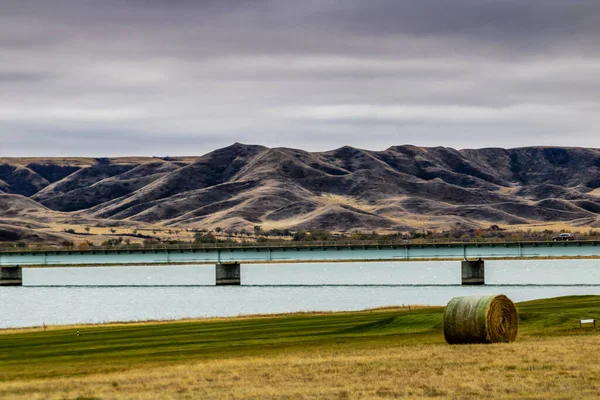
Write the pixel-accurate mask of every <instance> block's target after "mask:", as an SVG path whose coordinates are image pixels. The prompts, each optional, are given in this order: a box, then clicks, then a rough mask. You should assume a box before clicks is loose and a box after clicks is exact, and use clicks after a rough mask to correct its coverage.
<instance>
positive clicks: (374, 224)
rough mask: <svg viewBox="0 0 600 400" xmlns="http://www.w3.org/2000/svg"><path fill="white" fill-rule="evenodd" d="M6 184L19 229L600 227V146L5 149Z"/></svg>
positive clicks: (6, 199)
mask: <svg viewBox="0 0 600 400" xmlns="http://www.w3.org/2000/svg"><path fill="white" fill-rule="evenodd" d="M1 192H4V193H5V194H4V195H2V196H1V197H0V218H2V217H5V218H10V219H11V220H12V221H13V222H14V224H15V226H16V225H18V221H19V220H21V221H27V220H31V221H35V220H36V218H37V219H38V220H39V218H40V217H36V215H37V214H43V216H44V218H43V219H44V221H46V222H48V219H52V216H56V215H60V216H61V217H62V218H65V217H67V216H68V217H69V218H74V219H81V220H94V221H103V220H107V221H113V222H118V221H121V222H122V223H125V224H127V225H128V226H135V225H136V224H139V225H143V224H161V225H164V226H169V227H179V228H208V229H211V228H215V227H217V226H220V227H222V228H235V229H239V228H246V229H248V228H252V227H253V226H254V225H262V226H263V228H265V229H270V228H291V229H310V230H314V229H328V230H340V231H346V230H351V229H358V230H386V231H390V230H402V231H404V230H410V229H425V228H427V229H447V228H449V227H454V226H458V225H460V226H462V227H480V226H481V227H482V226H489V225H490V224H499V225H530V226H535V225H539V226H545V225H547V224H549V223H560V224H564V225H569V226H581V227H600V150H598V149H584V148H558V147H527V148H516V149H499V148H488V149H477V150H475V149H467V150H455V149H450V148H445V147H434V148H426V147H416V146H408V145H406V146H393V147H390V148H388V149H386V150H384V151H368V150H362V149H356V148H352V147H349V146H344V147H341V148H339V149H336V150H332V151H327V152H318V153H310V152H306V151H303V150H297V149H287V148H266V147H262V146H254V145H244V144H240V143H235V144H234V145H232V146H229V147H226V148H223V149H218V150H215V151H213V152H211V153H208V154H206V155H203V156H199V157H175V158H172V157H169V158H156V157H153V158H150V157H146V158H144V157H138V158H113V159H110V158H102V159H89V158H57V159H52V158H47V159H33V158H22V159H17V158H3V159H0V193H1ZM36 209H37V211H36ZM15 210H21V211H19V212H18V213H17V212H16V211H15ZM25 210H29V211H27V212H25ZM42 210H43V212H42ZM6 222H7V221H6V220H3V223H4V226H6ZM4 229H5V228H4Z"/></svg>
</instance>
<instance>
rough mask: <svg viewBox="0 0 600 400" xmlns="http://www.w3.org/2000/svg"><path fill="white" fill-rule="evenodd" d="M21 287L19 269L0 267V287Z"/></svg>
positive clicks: (21, 277) (16, 267)
mask: <svg viewBox="0 0 600 400" xmlns="http://www.w3.org/2000/svg"><path fill="white" fill-rule="evenodd" d="M21 285H23V275H22V270H21V267H19V266H18V265H17V266H14V267H13V266H4V267H0V286H21Z"/></svg>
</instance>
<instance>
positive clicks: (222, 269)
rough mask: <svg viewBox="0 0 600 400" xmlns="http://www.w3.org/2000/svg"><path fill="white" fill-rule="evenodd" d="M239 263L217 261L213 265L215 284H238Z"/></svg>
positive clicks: (239, 279) (239, 281) (239, 280)
mask: <svg viewBox="0 0 600 400" xmlns="http://www.w3.org/2000/svg"><path fill="white" fill-rule="evenodd" d="M240 271H241V268H240V263H238V262H232V263H218V264H217V265H216V266H215V273H216V278H217V286H221V285H240V283H241V278H240V275H241V274H240Z"/></svg>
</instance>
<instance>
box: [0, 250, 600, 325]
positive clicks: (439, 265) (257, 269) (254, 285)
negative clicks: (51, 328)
mask: <svg viewBox="0 0 600 400" xmlns="http://www.w3.org/2000/svg"><path fill="white" fill-rule="evenodd" d="M23 275H24V283H25V284H26V285H48V286H23V287H1V288H0V328H10V327H28V326H40V325H42V324H43V323H45V324H47V325H51V324H80V323H101V322H115V321H142V320H169V319H181V318H205V317H226V316H236V315H249V314H273V313H287V312H299V311H344V310H347V311H350V310H361V309H367V308H374V307H383V306H401V305H409V304H411V305H416V304H421V305H445V304H446V303H447V302H448V301H449V300H450V299H451V298H452V297H454V296H460V295H469V294H499V293H503V294H506V295H507V296H509V297H510V298H511V299H512V300H513V301H524V300H532V299H539V298H548V297H556V296H566V295H584V294H594V295H599V294H600V268H599V265H598V260H553V261H545V260H544V261H508V262H502V261H494V262H487V261H486V282H487V283H488V285H485V286H461V285H459V284H458V283H459V282H460V263H459V262H456V261H452V262H431V263H426V262H410V263H406V262H400V263H368V264H365V263H317V264H305V265H299V264H279V265H274V264H260V265H246V266H242V283H243V284H244V285H243V286H227V287H223V286H213V285H214V281H215V279H214V266H211V265H204V266H185V267H182V266H178V267H175V266H164V267H128V269H123V268H122V267H112V268H110V267H109V268H106V267H92V268H76V269H75V268H50V269H25V270H24V274H23ZM365 283H366V284H365ZM381 283H389V284H387V285H382V284H381ZM65 284H68V285H72V286H64V285H65ZM100 284H102V285H107V286H89V285H100ZM78 285H83V286H78ZM155 285H174V286H155ZM183 285H188V286H183ZM190 285H192V286H190Z"/></svg>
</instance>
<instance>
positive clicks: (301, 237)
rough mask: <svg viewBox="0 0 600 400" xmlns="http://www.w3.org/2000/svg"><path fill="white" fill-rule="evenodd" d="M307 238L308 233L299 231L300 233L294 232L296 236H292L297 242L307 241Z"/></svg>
mask: <svg viewBox="0 0 600 400" xmlns="http://www.w3.org/2000/svg"><path fill="white" fill-rule="evenodd" d="M306 236H307V234H306V231H303V230H299V231H296V232H294V235H293V236H292V240H295V241H302V240H306Z"/></svg>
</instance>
